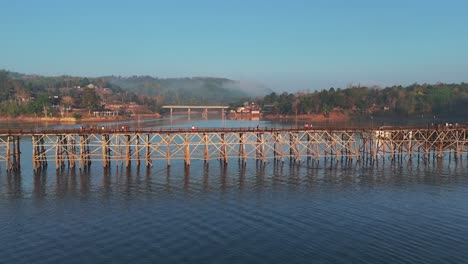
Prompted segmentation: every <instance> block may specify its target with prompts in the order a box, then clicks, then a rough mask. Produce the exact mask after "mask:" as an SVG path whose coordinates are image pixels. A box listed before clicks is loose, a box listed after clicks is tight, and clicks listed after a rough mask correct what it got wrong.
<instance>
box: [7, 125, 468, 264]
mask: <svg viewBox="0 0 468 264" xmlns="http://www.w3.org/2000/svg"><path fill="white" fill-rule="evenodd" d="M112 125H121V124H120V123H119V124H112ZM129 125H130V126H134V127H136V126H142V127H161V126H169V124H168V123H167V121H165V120H153V121H140V122H135V123H129ZM192 125H195V126H197V127H204V126H207V127H214V126H218V127H241V126H242V127H255V126H257V125H260V126H269V127H277V126H283V124H279V123H270V122H265V121H222V120H213V121H197V120H194V121H190V122H187V121H183V120H179V121H177V122H175V123H174V124H173V126H177V127H190V126H192ZM29 144H30V143H29ZM29 147H30V145H29ZM22 148H24V149H25V150H24V151H25V153H27V150H26V149H27V148H28V143H24V144H23V146H22ZM29 152H30V151H29ZM467 165H468V159H467V157H466V156H464V157H463V158H462V159H460V160H458V161H454V160H448V159H444V160H442V161H440V162H434V163H430V164H428V165H424V164H413V163H411V164H409V163H405V162H402V163H392V162H386V163H385V164H380V165H379V166H369V165H366V164H357V163H352V164H346V163H340V162H329V163H325V162H322V163H319V164H314V165H310V164H307V163H305V162H304V163H301V164H291V163H289V162H288V161H287V162H285V163H284V164H275V163H274V162H271V163H267V164H261V163H260V164H259V163H256V162H255V161H249V162H247V164H246V166H242V165H241V164H239V163H238V162H237V160H233V161H231V162H230V163H229V164H228V165H227V166H223V164H220V163H219V162H210V165H209V166H208V167H206V166H204V164H203V162H198V161H194V162H192V164H191V166H190V168H189V169H186V168H184V166H183V161H174V163H173V164H172V166H171V167H170V168H167V166H165V163H162V162H161V163H157V164H155V165H154V166H153V167H152V168H150V169H146V168H145V167H142V168H140V169H137V168H136V167H135V166H134V167H132V168H130V169H126V168H125V166H123V165H122V166H121V165H118V164H117V165H113V166H112V167H111V168H110V170H106V171H104V170H103V169H102V166H99V165H98V164H93V165H91V168H90V169H88V170H79V169H74V170H71V169H65V170H64V171H61V172H56V170H55V168H54V167H49V168H48V169H47V170H45V171H44V172H41V173H38V174H34V173H33V169H32V165H31V164H25V163H23V164H22V169H21V173H19V174H7V173H6V172H5V170H4V167H2V168H1V170H0V234H1V235H0V245H1V246H0V263H466V260H467V259H468V220H467V219H468V203H467V200H468V166H467Z"/></svg>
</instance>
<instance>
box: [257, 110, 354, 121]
mask: <svg viewBox="0 0 468 264" xmlns="http://www.w3.org/2000/svg"><path fill="white" fill-rule="evenodd" d="M263 119H266V120H271V121H283V120H284V121H293V120H296V119H297V120H300V121H308V122H347V121H350V120H351V115H350V114H347V113H341V112H332V113H330V114H328V116H325V115H323V114H301V115H264V116H263Z"/></svg>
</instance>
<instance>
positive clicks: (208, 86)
mask: <svg viewBox="0 0 468 264" xmlns="http://www.w3.org/2000/svg"><path fill="white" fill-rule="evenodd" d="M100 78H101V79H103V80H104V81H106V82H109V83H111V84H113V85H117V86H120V87H121V88H122V89H124V90H126V91H128V92H133V93H136V94H143V95H147V96H155V97H159V98H161V101H164V104H226V103H229V102H232V101H236V100H239V99H242V98H249V97H257V96H264V95H266V94H268V93H270V92H271V90H270V89H268V88H266V87H263V86H260V85H256V84H251V83H246V82H239V81H233V80H230V79H226V78H213V77H194V78H164V79H163V78H154V77H151V76H132V77H116V76H106V77H100Z"/></svg>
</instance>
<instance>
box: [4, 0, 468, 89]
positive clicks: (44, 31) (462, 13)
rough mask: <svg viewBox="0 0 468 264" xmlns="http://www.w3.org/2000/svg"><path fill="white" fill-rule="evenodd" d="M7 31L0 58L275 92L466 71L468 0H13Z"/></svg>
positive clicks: (7, 8)
mask: <svg viewBox="0 0 468 264" xmlns="http://www.w3.org/2000/svg"><path fill="white" fill-rule="evenodd" d="M0 33H1V38H0V68H4V69H8V70H12V71H18V72H23V73H36V74H44V75H64V74H66V75H80V76H84V75H86V76H99V75H109V74H114V75H124V76H127V75H152V76H158V77H191V76H218V77H227V78H231V79H236V80H246V81H252V82H257V83H262V84H265V85H267V86H269V87H271V88H273V89H274V90H277V91H283V90H288V91H295V90H315V89H322V88H329V87H332V86H333V87H345V86H346V85H348V84H349V83H359V82H360V83H361V84H381V85H393V84H410V83H414V82H419V83H424V82H427V83H434V82H438V81H441V82H462V81H465V82H466V81H468V1H451V0H445V1H432V0H425V1H416V0H415V1H412V0H392V1H377V0H356V1H351V0H342V1H339V0H323V1H321V0H318V1H314V0H304V1H296V0H285V1H276V0H265V1H261V0H257V1H256V0H244V1H241V0H239V1H234V0H232V1H230V0H216V1H215V0H192V1H188V0H187V1H180V0H179V1H178V0H166V1H156V0H154V1H152V0H132V1H117V0H112V1H98V0H92V1H90V0H80V1H61V0H56V1H51V0H41V1H36V0H30V1H25V0H15V1H6V0H5V1H2V3H1V4H0Z"/></svg>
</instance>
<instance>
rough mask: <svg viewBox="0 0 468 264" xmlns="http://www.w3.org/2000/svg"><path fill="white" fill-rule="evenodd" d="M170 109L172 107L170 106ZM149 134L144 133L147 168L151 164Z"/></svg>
mask: <svg viewBox="0 0 468 264" xmlns="http://www.w3.org/2000/svg"><path fill="white" fill-rule="evenodd" d="M171 109H172V108H171ZM150 144H151V142H150V134H146V142H145V146H146V158H145V159H146V167H147V168H149V167H150V166H151V148H150Z"/></svg>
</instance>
